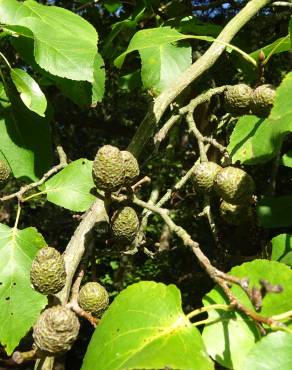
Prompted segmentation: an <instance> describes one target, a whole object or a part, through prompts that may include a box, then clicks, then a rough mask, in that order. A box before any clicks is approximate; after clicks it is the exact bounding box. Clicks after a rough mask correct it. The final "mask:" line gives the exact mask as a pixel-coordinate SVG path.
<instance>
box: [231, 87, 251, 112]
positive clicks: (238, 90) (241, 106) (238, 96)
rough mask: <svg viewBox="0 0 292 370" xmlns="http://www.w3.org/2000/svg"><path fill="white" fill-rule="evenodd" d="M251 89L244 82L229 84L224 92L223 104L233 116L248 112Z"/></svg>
mask: <svg viewBox="0 0 292 370" xmlns="http://www.w3.org/2000/svg"><path fill="white" fill-rule="evenodd" d="M252 93H253V90H252V88H250V87H249V86H247V85H245V84H238V85H234V86H229V87H228V88H227V89H226V91H225V93H224V106H225V109H226V111H227V112H229V113H231V114H232V115H234V116H242V115H244V114H249V113H250V106H251V99H252Z"/></svg>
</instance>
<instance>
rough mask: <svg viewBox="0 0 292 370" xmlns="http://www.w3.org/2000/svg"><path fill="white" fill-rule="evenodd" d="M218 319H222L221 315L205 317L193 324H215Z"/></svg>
mask: <svg viewBox="0 0 292 370" xmlns="http://www.w3.org/2000/svg"><path fill="white" fill-rule="evenodd" d="M218 321H221V318H220V317H218V318H217V319H205V320H201V321H196V322H194V323H193V324H192V326H199V325H208V324H215V322H218Z"/></svg>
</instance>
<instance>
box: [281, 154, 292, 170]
mask: <svg viewBox="0 0 292 370" xmlns="http://www.w3.org/2000/svg"><path fill="white" fill-rule="evenodd" d="M281 164H283V165H284V166H286V167H292V150H289V151H288V152H287V153H286V154H284V155H283V157H282V161H281Z"/></svg>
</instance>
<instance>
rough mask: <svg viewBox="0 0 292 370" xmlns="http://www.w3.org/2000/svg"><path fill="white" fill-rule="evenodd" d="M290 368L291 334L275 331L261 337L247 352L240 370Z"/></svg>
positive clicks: (291, 360) (291, 355) (291, 361)
mask: <svg viewBox="0 0 292 370" xmlns="http://www.w3.org/2000/svg"><path fill="white" fill-rule="evenodd" d="M251 369H252V370H276V369H277V370H291V369H292V334H289V333H284V332H282V331H277V332H276V333H270V334H269V335H267V336H266V337H263V338H262V339H261V340H260V341H259V342H258V343H256V344H255V345H254V347H253V348H252V349H251V351H250V352H249V353H248V355H247V357H246V360H245V361H244V364H243V367H242V369H241V370H251Z"/></svg>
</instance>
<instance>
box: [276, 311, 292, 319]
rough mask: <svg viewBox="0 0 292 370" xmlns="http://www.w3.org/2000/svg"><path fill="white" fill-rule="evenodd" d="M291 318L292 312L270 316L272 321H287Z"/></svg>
mask: <svg viewBox="0 0 292 370" xmlns="http://www.w3.org/2000/svg"><path fill="white" fill-rule="evenodd" d="M291 317H292V310H290V311H287V312H283V313H280V314H279V315H274V316H272V319H273V320H288V319H291Z"/></svg>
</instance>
